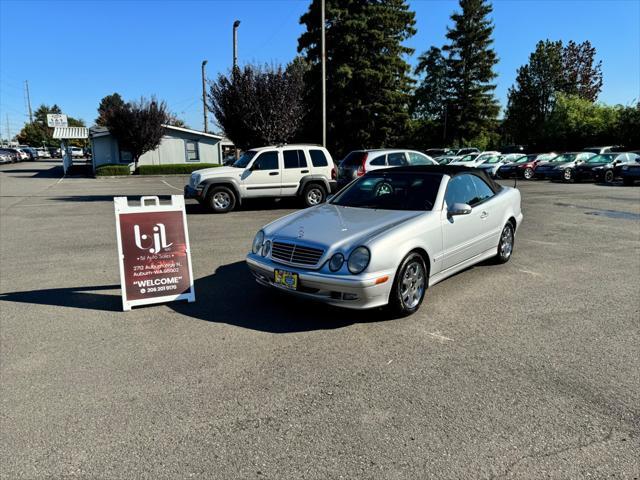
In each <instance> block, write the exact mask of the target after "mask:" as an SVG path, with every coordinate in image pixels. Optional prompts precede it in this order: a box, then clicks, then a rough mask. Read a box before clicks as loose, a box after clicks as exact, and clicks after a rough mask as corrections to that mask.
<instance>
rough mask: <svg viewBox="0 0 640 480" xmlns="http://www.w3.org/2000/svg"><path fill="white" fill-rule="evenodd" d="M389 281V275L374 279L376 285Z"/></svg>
mask: <svg viewBox="0 0 640 480" xmlns="http://www.w3.org/2000/svg"><path fill="white" fill-rule="evenodd" d="M387 280H389V275H385V276H384V277H380V278H376V285H380V284H381V283H384V282H386V281H387Z"/></svg>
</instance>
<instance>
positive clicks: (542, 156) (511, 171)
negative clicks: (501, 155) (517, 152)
mask: <svg viewBox="0 0 640 480" xmlns="http://www.w3.org/2000/svg"><path fill="white" fill-rule="evenodd" d="M556 156H557V154H556V153H531V154H529V155H526V156H524V157H521V158H519V159H518V160H516V161H515V162H511V163H508V164H506V165H503V166H501V167H500V168H499V169H498V173H497V174H496V175H497V177H498V178H513V177H517V178H524V179H525V180H531V179H533V177H534V171H535V169H536V166H537V165H538V164H539V163H541V162H548V161H549V160H552V159H553V158H555V157H556Z"/></svg>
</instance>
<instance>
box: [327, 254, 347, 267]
mask: <svg viewBox="0 0 640 480" xmlns="http://www.w3.org/2000/svg"><path fill="white" fill-rule="evenodd" d="M343 264H344V255H342V254H341V253H336V254H335V255H334V256H333V257H331V260H329V270H331V271H332V272H337V271H338V270H340V269H341V268H342V265H343Z"/></svg>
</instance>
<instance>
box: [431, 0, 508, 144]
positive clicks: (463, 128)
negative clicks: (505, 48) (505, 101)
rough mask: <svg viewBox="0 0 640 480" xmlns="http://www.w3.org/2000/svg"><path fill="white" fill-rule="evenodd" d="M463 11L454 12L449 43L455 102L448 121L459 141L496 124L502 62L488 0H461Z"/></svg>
mask: <svg viewBox="0 0 640 480" xmlns="http://www.w3.org/2000/svg"><path fill="white" fill-rule="evenodd" d="M460 8H461V11H460V12H456V13H454V14H453V15H451V20H453V23H454V25H453V27H452V28H448V29H447V38H448V39H449V43H448V44H447V45H445V46H444V47H443V50H444V51H446V52H448V58H447V64H448V76H449V89H450V95H451V105H450V108H449V109H448V118H449V120H448V123H449V124H450V125H451V133H452V137H453V139H454V141H456V142H457V143H459V144H462V143H465V142H468V141H469V140H471V139H473V138H476V137H479V136H482V135H485V134H486V133H487V131H489V130H492V129H493V128H494V127H495V120H496V117H497V115H498V112H499V110H500V107H499V105H498V102H497V100H496V98H495V96H494V94H493V91H494V90H495V88H496V85H495V84H494V83H492V80H493V79H494V78H495V77H496V73H495V72H494V71H493V67H494V65H495V64H496V63H498V58H497V56H496V53H495V51H494V50H493V48H491V45H492V43H493V39H492V37H491V36H492V34H493V23H492V21H491V19H490V18H489V15H490V14H491V12H492V11H493V8H492V6H491V4H490V3H489V2H488V1H487V0H460Z"/></svg>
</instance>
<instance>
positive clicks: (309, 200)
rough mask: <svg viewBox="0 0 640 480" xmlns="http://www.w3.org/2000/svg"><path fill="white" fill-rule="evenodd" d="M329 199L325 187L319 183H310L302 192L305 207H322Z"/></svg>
mask: <svg viewBox="0 0 640 480" xmlns="http://www.w3.org/2000/svg"><path fill="white" fill-rule="evenodd" d="M326 198H327V192H326V190H325V189H324V187H323V186H322V185H320V184H318V183H309V184H307V185H306V186H305V187H304V189H303V190H302V201H303V202H304V205H305V207H315V206H316V205H320V204H321V203H322V202H324V201H325V199H326Z"/></svg>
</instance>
